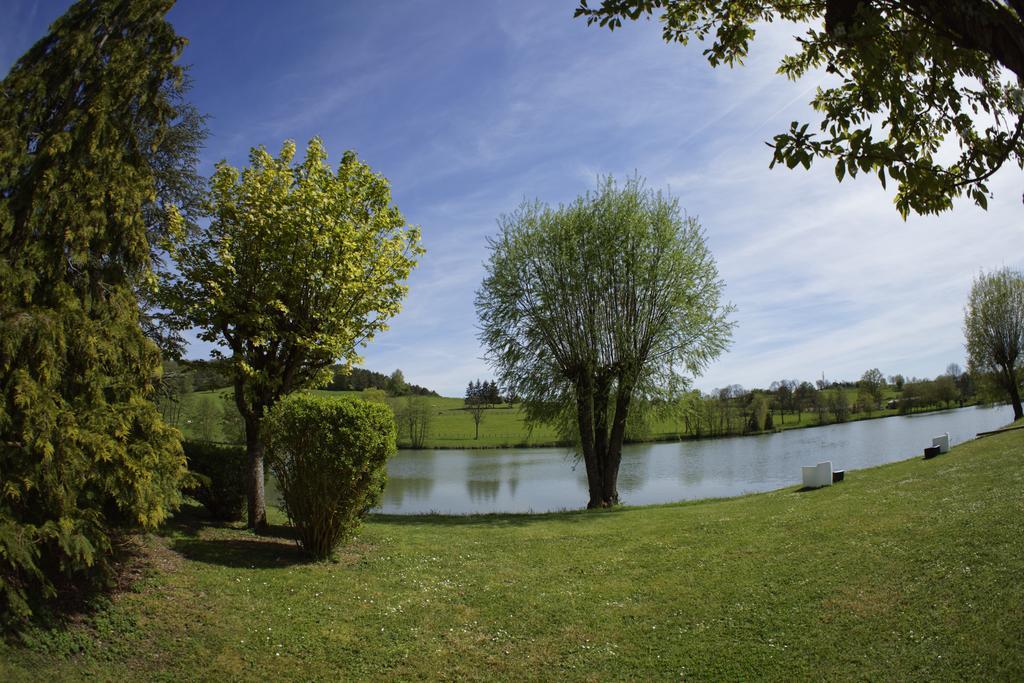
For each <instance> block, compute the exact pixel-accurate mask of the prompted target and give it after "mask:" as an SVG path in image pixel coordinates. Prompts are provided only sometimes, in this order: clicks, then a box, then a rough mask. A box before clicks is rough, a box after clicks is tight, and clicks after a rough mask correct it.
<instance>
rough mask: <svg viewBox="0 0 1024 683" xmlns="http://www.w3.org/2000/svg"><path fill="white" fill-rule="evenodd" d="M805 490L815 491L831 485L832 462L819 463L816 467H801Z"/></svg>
mask: <svg viewBox="0 0 1024 683" xmlns="http://www.w3.org/2000/svg"><path fill="white" fill-rule="evenodd" d="M800 472H801V473H802V474H803V478H804V488H805V489H816V488H821V487H822V486H831V485H832V461H831V460H828V461H826V462H819V463H818V464H817V465H811V466H809V467H801V468H800Z"/></svg>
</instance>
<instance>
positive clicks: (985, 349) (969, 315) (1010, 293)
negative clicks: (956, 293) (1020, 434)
mask: <svg viewBox="0 0 1024 683" xmlns="http://www.w3.org/2000/svg"><path fill="white" fill-rule="evenodd" d="M964 337H966V339H967V363H968V367H969V368H970V369H971V371H972V372H983V373H989V374H990V375H991V376H992V377H993V378H994V379H995V381H996V383H997V384H998V385H999V387H1000V389H1001V390H1002V391H1004V392H1006V397H1007V398H1008V399H1009V400H1010V403H1011V404H1012V405H1013V419H1014V420H1019V419H1021V418H1022V417H1024V410H1022V409H1021V400H1020V381H1021V364H1022V362H1024V356H1022V355H1021V354H1022V353H1024V274H1022V273H1021V272H1020V271H1016V270H1011V269H1009V268H1003V269H1001V270H997V271H994V272H992V273H988V274H984V273H983V274H981V275H979V276H978V279H977V280H975V281H974V285H973V286H972V287H971V293H970V296H969V297H968V299H967V308H966V309H965V310H964Z"/></svg>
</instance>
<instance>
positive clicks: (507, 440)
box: [177, 389, 897, 448]
mask: <svg viewBox="0 0 1024 683" xmlns="http://www.w3.org/2000/svg"><path fill="white" fill-rule="evenodd" d="M315 393H317V394H321V395H324V396H355V397H357V398H358V397H360V396H361V395H362V394H361V392H358V391H323V390H318V391H316V392H315ZM848 393H850V395H851V399H852V398H853V393H854V392H852V391H850V392H848ZM230 396H231V390H230V389H217V390H213V391H197V392H193V393H191V394H187V395H186V396H185V397H184V399H183V400H182V409H181V416H180V418H179V420H178V424H177V426H178V428H179V429H181V430H182V433H183V434H184V435H185V437H186V438H201V437H200V435H201V433H202V431H201V424H202V422H203V420H204V412H203V408H204V407H211V406H212V407H213V409H214V411H215V412H216V415H215V416H214V419H212V420H209V423H210V424H211V426H210V427H208V429H209V430H210V433H211V434H212V439H213V440H214V441H227V440H229V439H228V438H227V437H226V435H225V433H224V430H223V427H222V425H221V422H220V415H221V411H223V410H224V409H225V408H232V409H233V406H232V405H231V404H230V403H228V402H227V401H226V400H225V399H226V398H230ZM896 397H897V394H896V392H895V391H894V390H891V389H890V390H888V391H887V392H886V394H885V399H884V400H886V401H887V400H889V399H890V398H896ZM418 400H423V401H426V402H427V404H428V405H429V406H430V410H431V424H430V430H429V435H430V436H429V438H428V440H427V447H428V448H505V447H515V446H550V445H556V444H558V443H559V441H558V434H557V433H556V431H555V430H554V429H553V428H551V427H550V426H548V425H538V426H536V427H534V428H533V430H532V431H531V430H530V429H528V428H527V426H526V422H525V419H524V416H523V413H522V411H521V410H520V408H519V406H518V404H517V405H507V404H505V405H500V406H495V407H493V408H487V409H485V410H484V414H483V419H482V420H481V422H480V437H479V438H474V423H473V416H472V414H471V413H470V411H468V410H466V409H465V404H464V402H463V400H462V399H461V398H449V397H440V398H434V397H424V398H422V399H418ZM404 401H405V398H389V399H387V402H388V404H389V405H391V407H392V408H396V407H398V406H400V405H401V404H402V403H403V402H404ZM895 414H897V411H896V410H881V411H875V412H874V413H872V415H870V416H868V415H867V414H865V413H852V414H851V415H850V418H849V421H855V420H863V419H869V417H870V418H876V417H885V416H889V415H895ZM826 422H827V423H829V424H831V422H830V421H829V420H826ZM817 425H818V416H817V415H816V414H814V413H809V412H804V413H802V414H801V415H800V416H799V418H798V417H797V415H794V414H789V413H787V414H786V415H785V416H783V415H782V414H781V413H778V412H776V413H775V416H774V428H775V430H788V429H797V428H802V427H814V426H817ZM684 430H685V425H684V423H683V421H682V420H681V419H680V418H668V419H663V420H659V421H655V422H653V424H651V425H650V428H649V430H648V432H647V434H646V437H645V438H644V440H650V441H671V440H676V439H679V438H688V437H689V436H690V435H687V434H685V433H684ZM398 445H399V447H400V448H403V447H406V448H407V447H408V446H409V439H408V437H407V436H406V435H404V434H403V433H402V431H401V429H399V439H398Z"/></svg>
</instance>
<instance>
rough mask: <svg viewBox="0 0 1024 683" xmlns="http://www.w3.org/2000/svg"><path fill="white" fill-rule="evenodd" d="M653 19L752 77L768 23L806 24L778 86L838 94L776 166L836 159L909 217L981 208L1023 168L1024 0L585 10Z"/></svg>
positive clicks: (733, 2) (778, 154)
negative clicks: (992, 187)
mask: <svg viewBox="0 0 1024 683" xmlns="http://www.w3.org/2000/svg"><path fill="white" fill-rule="evenodd" d="M655 12H660V16H659V20H660V21H661V23H662V26H663V30H662V36H663V37H664V39H665V40H666V41H668V42H679V43H683V44H685V43H687V42H689V40H690V39H692V38H696V39H697V40H700V41H702V42H703V41H704V40H705V39H710V41H711V43H710V45H709V46H708V48H707V49H706V50H704V55H705V57H707V60H708V62H709V63H710V64H711V66H718V65H720V64H727V65H729V66H734V65H736V64H742V63H743V60H744V59H745V58H746V56H747V51H748V49H749V46H750V43H751V41H752V40H753V39H754V37H755V34H756V29H757V26H758V24H759V23H769V22H777V21H785V22H791V23H795V24H797V25H803V24H810V26H809V27H808V28H807V29H806V31H805V32H804V34H803V35H802V36H799V37H796V38H794V40H795V41H796V45H797V49H796V51H795V53H793V54H790V55H788V56H786V57H784V58H783V59H782V63H781V64H780V65H779V73H780V74H783V75H785V76H786V77H787V78H789V79H791V80H796V79H799V78H801V77H802V76H805V75H807V74H809V73H811V72H814V71H816V70H819V69H824V70H825V71H827V72H828V73H829V74H831V76H832V77H833V80H832V84H830V85H829V86H827V87H824V86H823V87H819V88H818V89H817V91H816V93H815V96H814V98H813V99H812V100H811V105H812V106H813V107H814V109H815V110H816V111H818V112H820V114H821V123H820V126H819V131H818V132H814V131H809V130H808V129H809V127H810V126H809V125H808V124H803V125H801V124H800V123H799V122H796V121H794V122H793V123H792V124H791V126H790V129H789V131H788V132H785V133H781V134H779V135H776V136H775V139H774V141H773V142H772V143H770V145H771V147H772V148H773V149H774V156H773V158H772V162H771V165H772V166H775V164H778V163H781V164H785V165H786V166H788V167H789V168H793V167H795V166H797V165H802V166H804V167H805V168H810V166H811V163H812V161H813V160H814V159H815V158H816V157H818V158H832V159H835V160H836V165H835V173H836V178H837V179H839V180H840V181H842V179H843V178H844V177H845V176H846V175H851V176H854V175H857V174H858V173H876V174H877V176H878V179H879V181H880V182H881V183H882V185H883V187H884V186H885V184H886V176H888V178H889V179H891V180H895V181H896V182H897V184H898V192H897V194H896V199H895V202H896V208H897V209H898V210H899V212H900V213H901V214H902V215H903V217H904V218H906V216H907V214H908V213H909V212H910V211H914V212H916V213H920V214H931V213H940V212H942V211H945V210H948V209H950V208H951V207H952V205H953V199H954V198H956V197H959V196H961V195H967V196H968V197H970V198H971V199H973V200H974V202H975V203H976V204H978V205H979V206H981V207H982V208H985V207H987V205H988V196H989V190H988V185H987V182H988V179H989V177H991V176H992V174H993V173H995V172H996V171H997V170H999V168H1000V167H1002V166H1003V165H1004V164H1005V163H1006V162H1007V161H1011V162H1013V163H1016V164H1017V165H1018V166H1022V165H1024V136H1022V132H1024V97H1022V94H1021V84H1022V82H1024V81H1022V79H1024V2H1022V0H808V1H806V2H792V0H770V1H767V2H766V1H764V0H728V1H726V0H602V1H601V4H600V7H596V8H591V7H589V6H588V0H580V4H579V6H578V8H577V9H576V16H582V17H585V18H586V21H587V23H588V24H595V23H596V24H598V25H600V26H605V27H608V28H609V29H615V28H617V27H619V26H621V24H622V21H623V20H635V19H639V18H640V17H649V16H651V15H653V14H654V13H655ZM940 148H944V149H943V151H944V152H945V151H947V150H948V151H954V150H955V151H954V153H953V154H950V155H946V154H945V153H944V154H941V155H940V154H939V150H940Z"/></svg>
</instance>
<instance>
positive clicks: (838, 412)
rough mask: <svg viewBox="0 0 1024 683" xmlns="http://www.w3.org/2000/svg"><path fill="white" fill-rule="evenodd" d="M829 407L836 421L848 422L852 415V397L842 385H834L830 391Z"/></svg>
mask: <svg viewBox="0 0 1024 683" xmlns="http://www.w3.org/2000/svg"><path fill="white" fill-rule="evenodd" d="M828 409H829V411H830V412H831V413H832V417H833V418H834V419H835V421H836V422H846V420H847V419H848V418H849V417H850V398H849V396H847V395H846V390H845V389H843V388H842V387H838V386H837V387H834V388H832V389H830V390H829V392H828Z"/></svg>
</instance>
